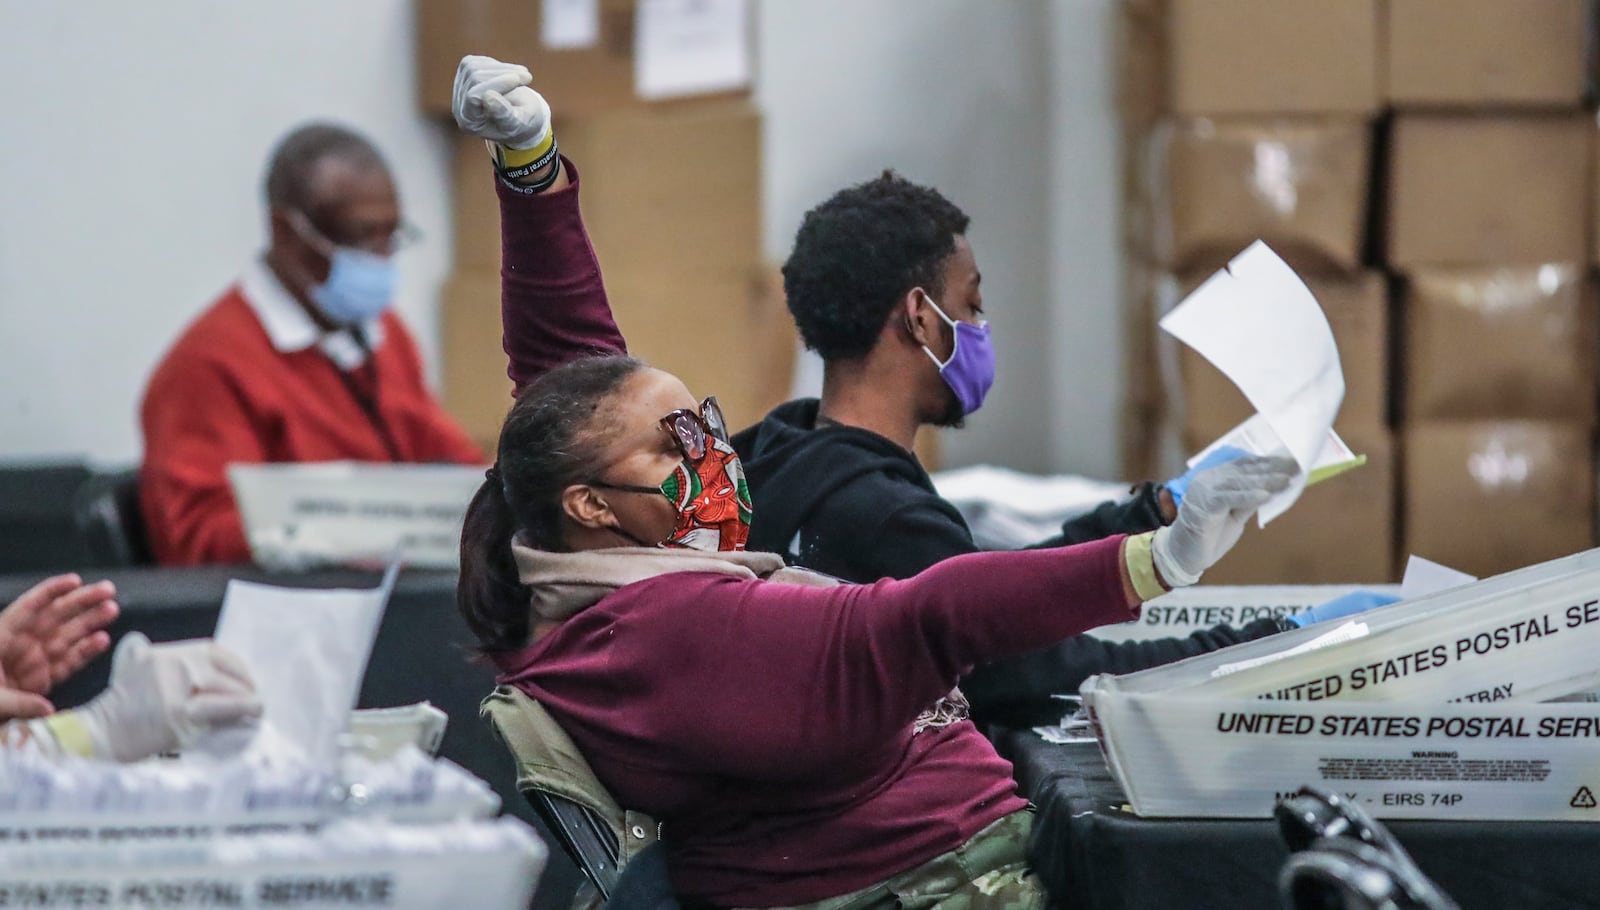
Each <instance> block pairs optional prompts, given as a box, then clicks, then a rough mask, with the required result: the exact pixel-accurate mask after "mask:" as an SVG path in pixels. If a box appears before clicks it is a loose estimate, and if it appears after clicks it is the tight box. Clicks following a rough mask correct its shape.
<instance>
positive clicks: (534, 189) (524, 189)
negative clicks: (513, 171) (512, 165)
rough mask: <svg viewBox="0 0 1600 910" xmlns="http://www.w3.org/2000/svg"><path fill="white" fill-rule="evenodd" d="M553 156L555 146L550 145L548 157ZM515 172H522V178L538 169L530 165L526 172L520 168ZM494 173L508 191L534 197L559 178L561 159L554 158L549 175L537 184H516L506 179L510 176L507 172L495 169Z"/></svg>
mask: <svg viewBox="0 0 1600 910" xmlns="http://www.w3.org/2000/svg"><path fill="white" fill-rule="evenodd" d="M555 154H556V149H555V145H554V144H551V146H550V155H551V156H555ZM546 163H547V164H548V163H549V162H546ZM517 170H519V171H522V172H523V176H526V175H527V174H531V173H534V172H536V171H537V170H538V168H536V167H533V166H532V165H530V166H529V169H527V170H524V169H522V168H518V169H517ZM495 172H496V176H498V177H499V178H500V182H501V183H502V184H505V186H506V187H507V188H508V189H510V190H512V191H514V192H518V193H521V194H523V195H524V196H533V195H536V194H538V193H542V192H544V191H545V190H547V189H549V188H550V187H551V186H552V185H553V184H554V183H555V182H556V178H557V177H560V176H561V159H560V158H559V157H556V158H555V167H552V168H551V169H550V173H548V174H546V175H545V176H544V177H542V178H540V179H539V181H538V182H537V183H526V184H524V183H517V182H515V181H514V180H511V179H508V178H509V177H510V176H511V175H510V173H509V172H506V171H501V170H500V169H499V168H496V169H495Z"/></svg>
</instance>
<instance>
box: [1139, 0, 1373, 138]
mask: <svg viewBox="0 0 1600 910" xmlns="http://www.w3.org/2000/svg"><path fill="white" fill-rule="evenodd" d="M1120 28H1121V35H1120V40H1119V44H1120V45H1121V49H1122V54H1121V59H1122V76H1121V79H1120V80H1119V81H1120V83H1121V86H1120V88H1119V95H1120V103H1121V106H1122V109H1123V112H1124V114H1125V116H1128V117H1130V118H1133V119H1151V118H1154V117H1157V116H1160V115H1162V114H1167V113H1172V114H1181V115H1208V116H1209V115H1228V114H1248V115H1261V114H1368V113H1373V112H1376V111H1377V109H1378V107H1379V106H1380V104H1381V98H1380V94H1381V93H1380V88H1379V79H1378V58H1379V49H1378V4H1377V2H1376V0H1338V2H1328V0H1130V2H1127V3H1125V4H1124V7H1123V10H1122V21H1121V24H1120Z"/></svg>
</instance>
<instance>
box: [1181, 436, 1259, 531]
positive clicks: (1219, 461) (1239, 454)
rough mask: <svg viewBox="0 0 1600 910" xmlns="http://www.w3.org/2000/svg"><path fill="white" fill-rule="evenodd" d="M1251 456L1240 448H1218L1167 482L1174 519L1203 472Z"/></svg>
mask: <svg viewBox="0 0 1600 910" xmlns="http://www.w3.org/2000/svg"><path fill="white" fill-rule="evenodd" d="M1249 454H1250V453H1249V452H1246V451H1245V450H1244V449H1241V448H1239V447H1238V446H1218V447H1217V450H1216V451H1214V452H1212V453H1211V454H1209V455H1207V456H1206V457H1204V458H1202V459H1200V460H1199V461H1198V462H1195V465H1194V467H1192V468H1190V469H1189V470H1187V471H1184V472H1183V473H1182V474H1180V475H1178V476H1177V477H1174V478H1172V479H1171V480H1169V481H1167V482H1166V484H1165V486H1166V488H1167V493H1168V494H1170V495H1171V496H1172V511H1173V515H1174V517H1176V515H1177V511H1178V509H1180V508H1182V507H1183V496H1184V494H1185V493H1188V492H1189V485H1190V484H1192V483H1194V479H1195V478H1196V477H1198V476H1200V473H1201V472H1202V471H1209V470H1210V469H1212V468H1215V467H1220V466H1222V465H1225V464H1227V463H1228V462H1230V461H1238V460H1239V459H1241V458H1245V457H1248V456H1249Z"/></svg>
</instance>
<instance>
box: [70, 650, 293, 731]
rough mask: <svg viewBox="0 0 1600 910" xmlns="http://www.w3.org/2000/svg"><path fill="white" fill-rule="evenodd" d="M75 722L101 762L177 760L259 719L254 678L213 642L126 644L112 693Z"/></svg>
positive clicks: (115, 659) (114, 666) (114, 665)
mask: <svg viewBox="0 0 1600 910" xmlns="http://www.w3.org/2000/svg"><path fill="white" fill-rule="evenodd" d="M69 713H71V714H74V715H76V717H77V720H78V721H79V722H80V723H81V724H82V725H83V727H84V729H85V730H86V732H87V733H88V736H89V739H90V742H91V743H92V745H93V755H94V757H96V758H114V759H116V760H117V761H125V762H126V761H138V760H140V759H142V758H148V757H150V756H152V755H159V754H161V753H163V752H173V751H177V750H179V749H182V748H184V747H185V746H187V745H189V744H190V743H193V742H194V741H195V740H196V739H198V738H199V737H200V736H201V735H202V734H205V733H208V732H210V731H212V730H215V729H218V728H222V727H228V726H234V725H238V724H245V723H250V722H253V721H254V720H255V719H257V718H259V717H260V716H261V701H260V699H258V698H256V694H255V683H254V682H252V681H251V679H250V671H249V670H248V669H247V668H246V667H245V665H244V661H242V660H240V659H239V658H238V657H237V656H235V655H234V654H233V653H232V652H230V651H228V650H227V649H225V648H223V647H222V646H221V645H218V644H216V643H215V642H213V641H211V640H209V639H196V640H193V641H179V642H172V643H170V644H160V645H152V644H151V643H150V639H148V638H146V637H144V635H142V634H140V633H138V632H130V633H129V634H127V635H125V636H123V639H122V641H121V642H120V643H118V645H117V650H116V653H115V654H114V655H113V656H112V658H111V685H110V686H108V687H107V688H106V690H105V691H104V692H102V693H100V695H99V696H98V697H96V698H95V699H94V700H93V701H91V702H89V703H88V704H87V705H84V706H83V707H82V708H79V709H78V710H77V711H73V712H69Z"/></svg>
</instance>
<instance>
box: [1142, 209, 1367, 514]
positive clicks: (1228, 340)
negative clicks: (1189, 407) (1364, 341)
mask: <svg viewBox="0 0 1600 910" xmlns="http://www.w3.org/2000/svg"><path fill="white" fill-rule="evenodd" d="M1161 328H1162V329H1164V330H1165V331H1167V332H1168V333H1169V334H1171V335H1172V336H1173V337H1175V338H1177V339H1178V340H1179V341H1182V342H1183V343H1184V344H1187V345H1188V346H1190V347H1191V348H1194V349H1195V350H1196V351H1197V352H1199V353H1200V354H1201V356H1203V357H1205V358H1206V359H1207V360H1209V361H1211V363H1212V364H1213V365H1215V366H1216V367H1217V369H1219V370H1221V371H1222V372H1223V374H1225V375H1226V376H1227V377H1228V378H1229V379H1231V380H1233V383H1234V384H1235V385H1237V386H1238V387H1239V390H1240V391H1241V392H1243V393H1244V396H1245V398H1247V399H1249V401H1250V403H1251V404H1253V405H1255V408H1256V410H1257V411H1258V412H1259V413H1260V415H1261V417H1262V418H1263V419H1264V420H1265V421H1266V423H1267V425H1268V426H1269V427H1270V428H1271V431H1272V433H1273V434H1275V435H1276V436H1277V438H1278V439H1279V440H1280V441H1281V442H1282V444H1283V447H1284V449H1286V450H1287V452H1288V454H1289V455H1290V457H1292V458H1293V459H1294V460H1295V461H1296V462H1297V463H1298V464H1299V465H1300V468H1301V471H1302V476H1301V477H1300V479H1299V480H1297V481H1296V483H1295V484H1294V486H1292V487H1291V488H1290V489H1289V490H1288V491H1287V492H1286V493H1285V494H1283V495H1281V496H1279V497H1276V498H1275V499H1274V501H1273V502H1271V503H1269V504H1268V505H1269V506H1271V508H1267V507H1263V508H1262V510H1261V514H1262V518H1263V523H1265V522H1266V521H1270V520H1271V519H1272V518H1273V517H1276V516H1277V515H1280V514H1282V513H1283V511H1285V510H1286V509H1287V508H1288V507H1289V506H1290V505H1292V504H1293V503H1294V501H1295V500H1296V499H1298V498H1299V496H1300V493H1301V491H1302V490H1303V489H1304V488H1305V476H1304V475H1305V474H1306V473H1309V472H1310V471H1311V470H1312V469H1313V468H1314V467H1315V465H1316V463H1317V459H1318V457H1319V456H1320V455H1321V454H1322V451H1323V448H1324V446H1325V445H1326V443H1327V438H1328V433H1329V431H1330V430H1332V428H1333V421H1334V418H1335V417H1336V416H1338V414H1339V406H1340V405H1341V404H1342V403H1343V402H1344V372H1343V370H1342V368H1341V367H1340V365H1339V349H1338V346H1337V345H1335V344H1334V340H1333V331H1332V330H1331V329H1330V328H1328V320H1327V317H1326V316H1324V315H1323V313H1322V308H1321V307H1320V306H1318V305H1317V301H1316V298H1315V297H1313V296H1312V294H1311V291H1310V290H1309V289H1308V288H1307V287H1306V285H1305V282H1303V281H1301V280H1300V277H1299V276H1298V275H1296V274H1295V273H1294V270H1293V269H1291V268H1289V266H1288V265H1287V264H1286V263H1284V261H1283V260H1282V259H1280V258H1279V257H1278V255H1277V254H1276V253H1274V252H1273V251H1272V250H1271V249H1269V248H1268V247H1267V245H1266V244H1264V243H1262V242H1261V241H1259V240H1258V241H1256V242H1255V243H1252V244H1251V245H1250V246H1249V247H1248V248H1247V249H1246V250H1245V251H1244V252H1242V253H1240V254H1239V255H1238V256H1236V257H1234V259H1233V261H1232V262H1230V263H1229V264H1228V268H1227V269H1225V270H1223V271H1220V272H1218V273H1217V274H1215V275H1213V276H1211V277H1210V278H1209V279H1207V280H1206V282H1205V283H1204V284H1202V285H1200V287H1198V288H1196V289H1195V291H1194V293H1192V294H1190V295H1189V296H1188V297H1187V298H1186V299H1185V300H1184V301H1183V302H1182V303H1180V304H1178V306H1177V307H1175V308H1174V309H1173V310H1172V312H1170V313H1168V314H1167V315H1166V316H1165V317H1164V318H1162V320H1161Z"/></svg>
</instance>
